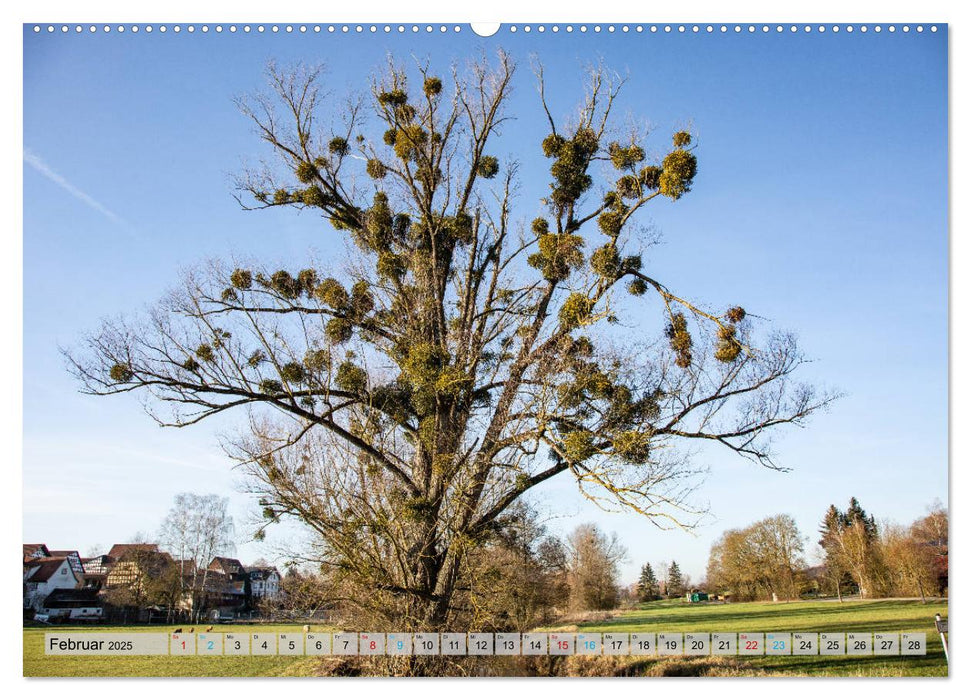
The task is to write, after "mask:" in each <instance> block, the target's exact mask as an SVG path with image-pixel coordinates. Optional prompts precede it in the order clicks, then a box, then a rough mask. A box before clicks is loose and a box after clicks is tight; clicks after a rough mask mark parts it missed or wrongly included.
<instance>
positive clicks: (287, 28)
mask: <svg viewBox="0 0 971 700" xmlns="http://www.w3.org/2000/svg"><path fill="white" fill-rule="evenodd" d="M45 30H46V31H47V32H48V33H54V32H56V31H58V30H60V31H61V32H62V33H64V34H67V33H68V32H71V31H72V30H73V31H74V32H75V33H77V34H80V33H82V32H84V31H88V32H90V33H95V32H98V31H101V32H106V33H108V32H118V33H119V34H124V33H125V32H132V33H138V32H139V31H143V32H146V33H149V34H150V33H152V32H154V31H158V32H161V33H163V34H164V33H166V32H168V31H172V32H174V33H176V34H179V33H181V32H183V31H185V32H188V33H189V34H193V33H195V32H196V31H200V32H202V33H203V34H206V33H208V32H210V31H213V32H216V33H217V34H219V33H222V32H229V33H230V34H235V33H237V32H243V33H244V34H249V33H251V32H255V33H257V34H262V33H265V32H270V33H273V34H277V33H279V32H285V33H287V34H292V33H295V32H296V33H299V34H307V33H315V34H320V33H321V32H327V33H330V34H352V33H357V34H362V33H365V32H369V33H372V34H376V33H378V32H384V33H385V34H390V33H391V32H398V33H399V34H404V33H405V32H412V33H416V34H417V33H418V32H422V31H424V32H426V33H432V32H438V33H441V34H444V33H446V32H461V31H462V27H460V26H459V25H457V24H456V25H452V26H446V25H444V24H442V25H434V26H433V25H431V24H427V25H421V26H419V25H417V24H411V25H404V24H398V25H394V26H392V25H390V24H385V25H380V26H379V25H376V24H370V25H363V24H356V25H348V24H342V25H333V24H331V25H327V26H322V25H319V24H315V25H306V24H300V25H293V24H287V25H278V24H273V25H263V24H257V25H249V24H244V25H235V24H230V25H227V26H225V27H224V26H223V25H221V24H217V25H215V26H212V27H210V26H209V25H208V24H203V25H200V26H198V27H196V26H195V25H192V24H189V25H186V26H185V27H183V26H182V25H179V24H176V25H173V26H171V27H168V26H166V25H159V26H158V27H153V26H152V25H145V26H141V27H140V26H139V25H131V26H125V25H123V24H119V25H117V26H114V27H113V26H111V25H109V24H105V25H103V26H97V25H94V24H92V25H89V26H82V25H80V24H76V25H74V26H68V25H66V24H62V25H60V26H55V25H53V24H49V25H47V26H46V27H43V26H41V25H39V24H35V25H34V33H39V32H42V31H45Z"/></svg>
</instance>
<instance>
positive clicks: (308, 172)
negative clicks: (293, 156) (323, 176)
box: [294, 160, 318, 185]
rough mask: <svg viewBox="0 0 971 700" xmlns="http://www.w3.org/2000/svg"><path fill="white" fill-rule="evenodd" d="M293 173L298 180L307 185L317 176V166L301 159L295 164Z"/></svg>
mask: <svg viewBox="0 0 971 700" xmlns="http://www.w3.org/2000/svg"><path fill="white" fill-rule="evenodd" d="M294 174H296V176H297V179H298V180H300V182H302V183H303V184H305V185H308V184H310V183H311V182H313V180H314V178H315V177H317V176H318V172H317V166H315V165H314V164H313V163H309V162H307V161H305V160H302V161H300V163H299V164H298V165H297V167H296V170H295V171H294Z"/></svg>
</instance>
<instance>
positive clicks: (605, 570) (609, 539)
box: [567, 523, 627, 611]
mask: <svg viewBox="0 0 971 700" xmlns="http://www.w3.org/2000/svg"><path fill="white" fill-rule="evenodd" d="M626 558H627V550H626V549H625V548H624V546H623V545H622V544H621V543H620V540H619V539H618V538H617V533H611V534H610V535H609V536H608V535H606V534H605V533H603V532H602V531H601V530H600V528H598V527H597V526H596V525H594V524H593V523H585V524H583V525H577V527H576V528H575V529H574V530H573V532H571V533H570V535H569V536H568V537H567V559H568V564H567V569H568V572H569V576H568V578H567V581H568V582H569V586H570V603H571V607H572V608H573V609H574V610H575V611H582V610H612V609H613V608H616V607H617V604H618V603H619V601H620V586H619V581H618V566H619V565H620V564H621V563H622V562H623V561H625V560H626Z"/></svg>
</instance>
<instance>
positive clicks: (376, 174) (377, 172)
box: [365, 158, 388, 180]
mask: <svg viewBox="0 0 971 700" xmlns="http://www.w3.org/2000/svg"><path fill="white" fill-rule="evenodd" d="M365 169H366V171H367V174H368V175H370V176H371V177H372V178H374V179H375V180H383V179H384V177H385V176H386V175H387V174H388V168H387V166H385V164H384V163H382V162H381V161H380V160H378V159H377V158H370V159H369V160H368V162H367V166H366V168H365Z"/></svg>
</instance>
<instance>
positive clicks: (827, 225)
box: [23, 29, 948, 580]
mask: <svg viewBox="0 0 971 700" xmlns="http://www.w3.org/2000/svg"><path fill="white" fill-rule="evenodd" d="M498 46H502V47H504V48H505V49H506V50H508V51H510V52H511V54H512V55H513V57H514V58H515V59H516V60H517V62H518V63H519V72H518V75H517V79H516V82H515V92H514V94H513V98H512V101H511V103H510V106H509V110H510V113H511V114H512V115H514V116H516V117H517V120H516V121H515V122H514V123H513V124H512V125H510V127H509V128H507V129H506V130H505V132H504V133H503V135H502V138H501V139H500V141H498V142H497V144H496V146H495V147H494V152H495V153H496V155H498V156H499V157H500V159H504V158H508V157H509V156H510V155H511V154H515V155H516V156H517V157H518V158H519V159H520V160H521V161H522V170H521V173H522V181H523V186H522V188H521V192H520V199H519V201H518V207H519V209H518V213H519V215H520V217H521V218H522V219H523V220H526V221H529V220H531V219H532V218H533V217H534V216H535V215H536V214H537V211H538V207H539V205H538V199H539V197H541V196H542V195H543V192H544V189H545V186H546V183H547V182H548V175H547V172H546V168H547V167H548V163H547V161H545V159H543V158H542V156H541V154H540V152H539V148H538V144H539V141H540V140H541V138H542V137H543V135H544V129H543V121H542V113H541V111H540V105H539V104H538V98H537V95H536V91H535V87H534V81H533V78H532V74H531V73H530V70H529V56H530V54H535V55H536V56H537V57H538V58H539V59H540V60H541V61H542V62H543V63H544V65H545V67H546V73H547V79H548V82H549V85H550V96H551V100H552V107H553V111H554V114H555V115H557V116H566V115H567V114H568V113H569V111H570V110H571V109H572V107H573V106H574V104H575V103H576V101H577V99H578V98H579V89H580V88H579V83H580V77H579V76H580V73H581V70H582V68H583V66H584V65H585V64H586V63H588V62H590V61H595V60H600V59H602V60H603V61H604V62H605V63H606V64H607V65H608V66H609V67H611V68H612V69H614V70H617V71H620V72H623V73H629V82H628V84H627V86H626V88H625V91H624V93H623V95H622V99H621V103H620V105H619V107H620V110H621V113H625V112H628V111H629V112H630V113H631V114H633V115H635V116H636V117H638V118H639V119H640V118H643V119H647V120H648V121H649V122H650V124H652V125H653V126H654V127H655V128H656V133H655V136H654V137H653V139H652V141H651V142H649V146H654V147H656V148H657V150H658V151H659V152H660V151H662V149H664V148H665V147H666V146H667V145H668V143H669V141H668V138H669V134H670V133H671V132H672V131H674V130H675V129H677V128H680V127H683V126H688V125H690V127H691V128H692V130H693V131H694V132H695V133H696V134H697V137H698V142H699V148H698V151H697V154H698V157H699V174H698V177H697V178H696V180H695V186H694V189H693V191H692V192H691V193H690V194H689V195H688V196H686V197H685V198H683V199H682V200H681V201H679V202H677V203H668V202H663V203H660V204H659V206H656V207H652V208H651V210H650V211H649V212H648V216H649V223H651V224H652V225H653V226H655V227H656V228H657V230H658V231H659V232H660V233H661V234H662V235H663V243H662V245H660V246H659V247H656V248H654V249H652V250H651V251H650V254H649V257H648V261H647V263H648V266H649V267H650V268H651V269H652V270H656V271H657V274H658V275H659V276H660V277H662V278H663V279H664V281H665V282H666V283H667V284H669V285H670V286H671V287H672V288H674V289H675V290H678V291H679V292H683V293H685V294H687V295H689V296H691V297H692V298H693V299H696V300H699V301H702V302H708V303H711V304H712V305H714V306H718V307H722V306H725V305H726V304H729V303H739V304H741V305H743V306H744V307H745V308H746V309H748V310H749V311H750V312H753V313H756V314H758V315H760V316H763V317H767V318H769V319H772V321H773V322H774V323H776V324H777V325H779V326H781V327H784V328H788V329H791V330H793V331H795V332H796V333H798V335H799V337H800V339H801V342H802V345H803V347H804V349H805V350H806V351H807V353H808V354H809V355H810V356H812V357H813V358H815V359H816V362H814V363H813V364H812V365H811V366H810V367H809V368H808V371H807V372H806V373H805V377H806V378H807V379H811V380H814V381H817V382H820V383H822V384H824V385H826V386H831V387H835V388H838V389H840V390H842V391H843V392H845V393H846V397H845V398H844V399H842V400H841V401H840V402H839V403H838V404H836V406H835V407H834V408H833V409H832V410H831V411H830V412H829V413H828V414H825V415H822V416H820V417H818V418H816V419H815V420H814V421H813V422H812V423H811V425H810V427H809V428H808V429H806V430H796V431H793V432H789V433H787V434H785V435H783V436H781V437H780V440H779V442H778V445H777V449H778V455H779V457H780V460H779V461H780V462H781V463H783V464H785V465H786V466H790V467H792V468H793V471H791V472H789V473H785V474H780V473H775V472H769V471H766V470H764V469H761V468H758V467H756V466H753V465H751V464H749V463H747V462H745V461H741V460H739V459H738V458H735V457H734V456H732V455H730V454H727V453H722V452H705V453H703V454H700V455H699V460H700V461H701V462H702V463H703V464H704V465H707V466H708V467H710V474H709V476H708V479H707V481H706V483H705V484H704V486H703V487H702V489H701V490H700V491H699V492H698V494H697V498H698V499H699V500H700V501H702V502H705V503H707V505H708V506H709V507H710V509H711V517H710V518H709V520H708V524H707V525H705V526H704V527H703V528H701V529H699V530H698V531H697V532H695V533H694V534H686V533H681V532H670V531H668V532H662V531H659V530H657V529H656V528H654V527H652V526H651V525H649V524H647V523H645V522H644V521H643V520H642V519H640V518H638V517H636V516H626V515H616V514H605V513H602V512H600V511H598V510H597V509H595V508H591V507H590V506H589V505H587V504H586V503H585V502H584V501H583V500H582V499H580V498H579V497H577V496H576V494H575V491H574V489H573V487H572V484H571V482H570V480H569V479H565V480H564V481H562V482H554V483H551V484H550V485H549V486H548V487H545V488H544V489H543V490H542V491H541V492H539V493H538V494H537V498H538V500H539V502H540V504H541V505H542V506H543V507H544V508H545V509H546V510H547V511H549V512H550V513H553V514H559V516H560V517H558V518H555V519H553V520H551V522H550V525H551V527H553V528H554V529H557V530H561V531H565V530H569V529H570V528H571V527H572V526H573V525H574V524H575V523H577V522H582V521H588V520H594V521H596V522H598V523H599V524H600V525H601V526H602V527H603V528H604V529H606V530H615V531H617V532H618V534H619V535H620V536H621V539H622V540H623V541H624V542H625V543H626V545H627V547H628V549H629V550H630V561H629V563H628V564H626V565H625V567H624V573H625V577H626V578H627V579H628V580H633V578H634V577H635V571H636V569H637V568H639V566H640V564H641V563H642V562H643V561H652V562H654V563H657V562H660V561H670V560H672V559H676V560H678V561H679V563H680V564H681V566H682V569H683V570H685V571H687V572H688V573H689V574H690V575H691V576H692V577H693V578H694V579H695V580H697V579H698V578H700V577H701V576H702V575H703V572H704V566H705V562H706V559H707V554H708V547H709V545H710V543H711V540H713V539H714V538H715V537H717V535H718V534H719V533H720V532H721V531H722V530H724V529H726V528H729V527H738V526H743V525H746V524H748V523H750V522H752V521H754V520H757V519H759V518H762V517H765V516H767V515H771V514H775V513H780V512H784V513H789V514H791V515H793V516H794V517H795V518H796V520H797V522H798V523H799V525H800V527H801V528H802V530H803V532H804V534H806V535H807V536H812V535H814V534H815V529H816V525H817V523H818V521H819V520H820V518H821V516H822V513H823V511H824V510H825V508H826V507H827V506H828V505H829V504H830V503H833V502H835V503H837V504H845V502H846V501H848V500H849V498H850V496H853V495H855V496H857V497H858V498H859V499H860V500H861V501H862V503H863V505H864V507H866V508H867V509H868V510H870V511H871V512H873V513H874V514H875V515H876V516H877V517H878V518H884V517H885V518H891V519H895V520H900V521H909V520H912V519H913V518H915V517H918V516H919V515H921V514H922V513H923V511H924V509H925V507H926V505H927V504H928V503H930V502H931V501H932V500H933V499H935V498H941V499H942V500H946V497H947V485H948V483H947V303H948V299H947V282H948V279H947V275H948V267H947V254H948V248H947V242H948V238H947V235H948V232H947V221H948V220H947V204H948V202H947V168H948V162H947V140H946V139H947V74H946V65H947V64H946V61H947V45H946V36H945V33H944V32H937V33H936V34H932V33H930V32H925V33H923V34H916V33H911V34H907V35H904V34H899V33H898V34H895V35H891V34H888V33H883V34H874V33H872V32H871V33H868V34H865V35H864V34H860V33H855V34H846V33H845V32H844V33H840V34H832V33H826V34H822V35H819V34H815V33H813V34H809V35H806V34H803V33H799V34H795V35H793V34H789V33H788V32H787V33H784V34H781V35H777V34H775V33H774V32H773V33H770V34H767V35H764V34H761V33H758V34H755V35H749V34H745V33H743V34H740V35H739V34H733V33H729V34H727V35H720V34H715V35H705V34H700V35H693V34H690V33H689V34H678V33H672V34H663V33H662V34H629V35H623V34H619V33H618V34H612V35H609V36H608V35H593V34H587V35H580V34H573V35H566V34H559V35H553V34H549V33H547V34H545V35H538V34H535V33H534V34H532V35H530V36H526V35H524V34H523V33H522V32H520V33H517V34H514V35H513V34H509V33H507V32H500V33H499V34H498V35H496V36H495V37H492V38H490V39H481V38H477V37H474V36H472V35H471V33H470V32H468V30H467V29H466V31H465V32H463V33H462V34H459V35H455V34H451V33H449V34H446V35H439V34H438V33H435V34H432V35H425V34H424V33H422V34H420V35H411V34H410V33H409V34H406V35H403V36H399V35H396V34H393V35H391V36H384V35H380V34H379V35H377V36H372V35H367V34H365V35H353V34H352V35H346V36H345V35H340V34H336V35H328V34H326V33H324V34H319V35H315V34H312V33H311V34H307V35H299V34H292V35H286V34H284V35H270V34H264V35H255V34H250V35H242V34H236V35H231V34H228V33H225V32H224V33H223V34H220V35H216V34H214V33H209V34H206V35H203V34H201V33H196V34H195V35H189V34H186V33H183V34H181V35H175V34H172V33H168V34H164V35H163V34H159V33H157V32H156V33H153V34H145V33H139V34H137V35H132V34H131V33H126V34H124V35H118V34H116V33H114V32H113V33H112V34H109V35H105V34H103V33H100V32H99V33H97V34H87V33H85V34H84V35H81V36H76V35H74V34H73V33H72V34H69V35H61V34H59V33H58V34H55V35H47V34H46V33H44V34H41V35H35V34H34V33H33V32H31V31H30V30H29V29H25V35H24V51H25V60H24V148H25V159H24V465H23V471H24V479H23V482H24V538H25V541H44V542H47V543H48V545H50V546H52V547H57V548H77V549H80V550H81V551H82V552H86V551H87V550H88V549H89V548H90V547H91V546H93V545H94V544H96V543H100V544H102V545H105V546H110V544H111V543H112V542H115V541H123V540H125V539H127V538H129V537H130V536H131V535H132V534H133V533H135V532H136V531H139V530H141V531H145V532H151V531H153V530H155V529H156V528H157V526H158V524H159V522H160V521H161V519H162V517H163V516H164V514H165V512H166V510H167V509H168V506H169V504H170V502H171V499H172V496H174V494H175V493H177V492H179V491H183V490H192V491H198V492H210V491H216V492H220V493H226V494H227V495H231V497H232V503H233V511H234V514H235V515H236V516H237V520H238V522H240V524H241V525H242V524H243V523H244V521H245V518H246V514H247V513H248V512H250V511H252V510H253V505H252V503H251V501H250V499H249V497H247V496H244V495H241V494H239V493H237V492H236V491H235V490H234V489H235V486H236V484H237V481H238V475H236V474H234V473H233V472H232V471H231V470H230V469H229V463H228V461H227V460H226V458H225V457H224V456H223V454H222V452H221V450H220V449H219V447H218V432H219V431H220V430H223V431H225V430H231V429H232V427H233V426H234V425H235V421H233V420H228V421H223V422H221V423H219V424H216V423H212V424H210V425H206V424H202V425H200V426H197V427H195V428H190V429H183V430H172V429H161V428H158V427H156V426H155V424H154V423H153V422H152V421H151V420H150V419H149V418H148V417H147V416H146V415H144V413H142V412H141V410H140V406H139V403H138V401H137V400H135V399H134V398H133V397H116V398H112V399H97V398H92V397H86V396H82V395H80V394H78V393H77V386H76V385H75V384H74V382H73V380H72V378H71V377H70V376H69V375H68V374H67V372H66V371H65V367H64V362H63V360H62V358H61V356H60V354H59V352H58V346H71V345H74V344H76V343H77V341H78V339H79V338H80V337H81V335H82V334H83V333H85V332H86V331H90V330H93V329H94V328H95V327H96V326H97V324H98V321H99V319H101V318H104V317H110V316H114V315H117V314H119V313H132V312H134V313H137V312H139V311H140V310H142V309H143V308H144V307H145V306H146V305H148V304H150V303H152V302H154V301H155V300H157V299H158V298H159V297H160V296H161V295H162V294H163V293H164V292H165V291H166V290H167V289H168V288H170V287H171V286H172V285H173V284H174V283H175V282H176V281H177V277H178V272H179V270H180V269H182V268H185V267H187V266H190V265H192V264H194V263H197V262H200V261H203V260H205V259H207V258H210V257H221V258H228V257H230V256H233V255H239V256H243V257H250V256H252V257H259V258H264V259H267V260H268V261H278V262H279V263H281V264H290V265H296V264H299V262H300V261H301V260H303V259H305V257H306V254H307V253H308V251H311V250H312V251H316V253H317V254H319V255H321V256H327V255H339V254H341V252H342V251H343V250H344V247H343V244H342V243H341V242H340V239H339V238H338V237H337V236H336V235H335V234H334V232H333V231H331V230H330V229H329V228H328V227H327V226H326V225H324V224H323V223H322V222H321V221H320V220H319V219H318V218H315V217H313V216H310V215H306V214H305V215H297V214H296V213H294V212H282V211H276V210H274V211H270V212H262V213H247V212H243V211H241V210H240V208H239V207H238V205H237V204H236V202H235V201H234V200H233V198H232V196H231V176H232V174H233V173H234V172H237V171H238V170H239V169H240V168H241V166H242V165H243V163H244V162H245V161H246V160H249V161H253V160H255V159H257V158H259V157H260V156H262V155H264V154H265V152H264V151H263V150H262V148H261V145H260V143H259V141H258V139H257V138H256V137H255V136H254V135H253V134H252V131H251V129H250V126H249V124H248V123H247V121H246V120H245V119H244V118H243V117H242V115H240V114H239V112H238V111H237V110H236V108H235V106H234V104H233V101H232V98H233V97H234V96H235V95H238V94H240V93H244V92H252V91H254V90H256V89H259V88H260V87H261V86H262V75H263V69H264V66H265V64H266V62H267V61H268V60H269V59H275V60H277V61H278V62H280V63H288V62H292V61H306V62H318V61H322V62H324V63H325V64H327V66H328V77H327V81H328V84H329V86H330V87H331V88H332V90H333V92H334V93H335V95H341V94H343V93H345V92H346V91H347V90H348V89H354V88H358V89H359V88H360V87H361V86H362V82H364V81H367V80H368V79H369V77H370V75H371V73H372V71H374V70H376V69H380V68H381V66H382V64H383V62H384V57H385V55H386V54H387V53H388V52H391V53H393V54H394V55H395V56H397V57H399V58H401V59H408V57H409V56H410V55H411V54H414V55H416V56H418V57H422V58H424V57H427V58H429V59H430V60H431V61H432V64H433V66H439V67H440V70H441V71H442V72H446V71H447V68H448V66H449V65H450V63H452V62H453V61H456V60H463V59H464V58H465V57H467V56H469V55H470V53H477V52H481V51H485V52H486V53H492V52H493V51H494V50H495V48H497V47H498ZM632 311H633V313H634V314H635V316H634V317H633V319H632V322H633V323H634V324H635V325H636V323H637V315H636V314H645V315H650V314H652V313H653V312H654V311H656V310H652V309H643V310H637V309H633V307H632ZM646 317H647V316H645V318H646ZM240 529H241V530H245V529H246V528H244V527H241V528H240ZM281 537H282V535H280V536H278V537H277V540H279V539H281ZM273 539H274V538H273V536H272V535H271V537H270V538H269V541H270V542H271V543H272V541H273ZM810 540H811V542H814V541H815V537H811V538H810ZM808 550H809V552H810V553H811V552H812V550H813V546H812V544H810V545H809V547H808ZM271 553H272V552H271V551H270V550H269V549H268V548H267V547H266V546H260V545H256V544H252V543H250V544H242V546H241V547H240V549H239V554H240V555H241V556H243V557H244V558H248V559H253V558H255V557H257V556H265V555H267V554H271Z"/></svg>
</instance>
